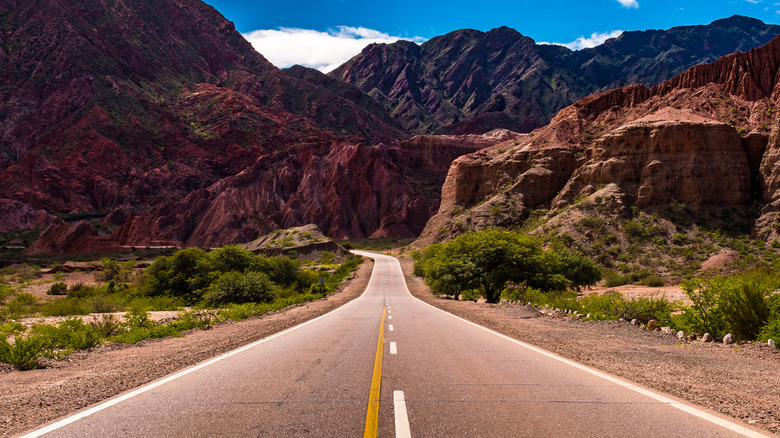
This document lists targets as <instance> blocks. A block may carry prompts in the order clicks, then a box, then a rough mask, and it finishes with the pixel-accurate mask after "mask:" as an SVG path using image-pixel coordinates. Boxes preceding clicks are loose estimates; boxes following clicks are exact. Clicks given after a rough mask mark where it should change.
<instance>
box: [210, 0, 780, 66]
mask: <svg viewBox="0 0 780 438" xmlns="http://www.w3.org/2000/svg"><path fill="white" fill-rule="evenodd" d="M205 1H206V2H207V3H209V4H210V5H212V6H214V7H215V8H216V9H217V10H218V11H220V12H221V13H222V14H223V15H224V16H225V17H226V18H227V19H229V20H231V21H233V22H234V23H235V24H236V28H237V29H238V31H239V32H241V33H243V34H244V35H245V36H246V37H247V39H249V41H250V42H252V44H253V45H254V46H255V48H256V49H258V51H259V52H260V53H262V54H263V55H265V56H266V58H268V59H269V60H270V61H271V62H273V63H274V64H276V65H277V66H279V67H288V66H289V65H292V64H294V63H298V64H303V65H307V66H309V67H314V68H318V69H320V70H323V71H328V70H330V69H332V68H334V67H335V66H338V65H339V64H341V63H342V62H344V61H346V60H348V59H349V58H350V57H352V56H354V55H355V54H357V53H359V52H360V50H361V49H362V47H364V46H365V45H367V44H369V43H371V42H391V41H394V40H397V39H399V38H404V39H410V40H413V41H416V42H423V41H425V40H427V39H430V38H432V37H434V36H437V35H443V34H445V33H447V32H451V31H453V30H457V29H463V28H471V29H478V30H482V31H487V30H490V29H493V28H496V27H499V26H509V27H511V28H514V29H516V30H518V31H519V32H520V33H522V34H523V35H527V36H529V37H531V38H533V39H535V40H536V41H537V42H548V43H560V44H565V45H568V46H569V47H571V48H574V49H578V48H582V47H586V46H592V45H595V44H597V43H600V42H601V41H603V40H604V38H606V37H607V36H613V35H617V34H619V31H624V30H645V29H666V28H669V27H673V26H681V25H691V24H707V23H710V22H712V21H714V20H717V19H719V18H725V17H729V16H731V15H734V14H739V15H746V16H750V17H754V18H758V19H760V20H763V21H764V22H766V23H779V22H780V0H677V1H670V0H546V1H544V0H481V1H478V2H467V1H463V0H447V1H443V0H435V1H420V0H416V1H415V0H394V1H386V0H371V1H369V0H205Z"/></svg>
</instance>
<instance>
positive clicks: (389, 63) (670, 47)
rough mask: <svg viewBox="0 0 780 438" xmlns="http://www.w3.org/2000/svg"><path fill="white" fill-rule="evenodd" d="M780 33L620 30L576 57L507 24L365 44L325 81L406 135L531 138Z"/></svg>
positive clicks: (710, 28)
mask: <svg viewBox="0 0 780 438" xmlns="http://www.w3.org/2000/svg"><path fill="white" fill-rule="evenodd" d="M779 33H780V26H776V25H768V24H764V23H763V22H761V21H759V20H756V19H752V18H747V17H740V16H734V17H731V18H727V19H723V20H717V21H714V22H713V23H711V24H709V25H704V26H683V27H674V28H671V29H668V30H648V31H635V32H625V33H623V34H622V35H620V36H619V37H618V38H614V39H610V40H608V41H606V42H605V43H604V44H602V45H600V46H597V47H594V48H591V49H585V50H579V51H572V50H569V49H567V48H565V47H561V46H555V45H547V44H536V43H535V42H534V41H533V40H532V39H530V38H528V37H525V36H523V35H521V34H520V33H519V32H517V31H515V30H513V29H510V28H508V27H501V28H498V29H493V30H491V31H489V32H480V31H476V30H469V29H464V30H458V31H455V32H451V33H448V34H446V35H443V36H439V37H436V38H433V39H431V40H430V41H427V42H425V43H423V44H421V45H419V46H418V45H416V44H414V43H411V42H406V41H399V42H397V43H394V44H389V45H388V44H374V45H370V46H368V47H366V48H365V49H364V50H363V52H362V53H361V54H359V55H358V56H356V57H354V58H353V59H351V60H350V61H348V62H347V63H345V64H344V65H342V66H340V67H339V68H338V69H336V70H335V71H333V72H332V73H330V75H331V76H333V77H336V78H339V79H343V80H344V81H346V82H349V83H351V84H354V85H356V86H357V87H359V88H360V89H361V90H363V91H364V92H366V93H367V94H369V95H370V96H372V97H373V98H375V99H376V100H377V101H379V102H380V103H381V104H383V105H384V106H385V107H387V108H388V110H389V111H390V112H391V113H392V114H393V117H394V118H395V119H396V120H397V121H398V123H399V124H400V125H401V126H403V127H404V128H405V129H407V130H409V131H411V132H415V133H421V134H422V133H428V134H430V133H482V132H487V131H489V130H492V129H496V128H504V129H512V130H514V131H518V132H529V131H531V130H532V129H535V128H538V127H541V126H544V125H546V124H547V123H549V121H550V120H551V118H552V117H553V116H554V115H555V114H556V113H557V112H558V111H560V110H561V109H563V108H564V107H566V106H568V105H570V104H572V103H574V101H576V100H577V99H579V98H582V97H584V96H587V95H589V94H591V93H594V92H598V91H601V90H606V89H612V88H616V87H618V86H623V85H629V84H643V85H646V86H652V85H656V84H659V83H661V82H663V81H665V80H667V79H670V78H672V77H674V76H676V75H678V74H680V73H681V72H683V71H684V70H685V69H687V68H689V67H691V66H693V65H697V64H702V63H705V62H711V61H714V60H716V59H718V58H720V57H721V56H724V55H727V54H729V53H732V52H734V51H737V50H739V51H747V50H750V49H752V48H755V47H758V46H761V45H763V44H766V43H768V42H769V41H770V40H771V39H772V38H774V37H775V36H776V35H777V34H779Z"/></svg>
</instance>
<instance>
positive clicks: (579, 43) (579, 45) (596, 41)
mask: <svg viewBox="0 0 780 438" xmlns="http://www.w3.org/2000/svg"><path fill="white" fill-rule="evenodd" d="M622 33H623V31H622V30H613V31H612V32H604V33H599V32H593V34H592V35H591V36H589V37H584V36H581V37H579V38H577V39H576V40H574V41H572V42H570V43H540V44H555V45H558V46H564V47H568V48H570V49H572V50H582V49H587V48H590V47H596V46H598V45H600V44H604V41H606V40H608V39H610V38H617V37H619V36H620V34H622Z"/></svg>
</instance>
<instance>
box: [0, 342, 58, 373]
mask: <svg viewBox="0 0 780 438" xmlns="http://www.w3.org/2000/svg"><path fill="white" fill-rule="evenodd" d="M47 344H48V341H47V339H46V338H44V337H41V336H24V337H23V336H16V337H15V338H14V342H13V343H10V342H9V341H8V338H6V337H0V362H5V363H7V364H11V365H14V366H16V367H17V368H19V369H22V370H30V369H35V368H38V362H37V360H36V359H37V358H38V357H40V356H41V354H42V353H43V351H44V350H45V349H46V346H47Z"/></svg>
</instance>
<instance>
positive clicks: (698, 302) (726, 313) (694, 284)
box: [677, 270, 780, 341]
mask: <svg viewBox="0 0 780 438" xmlns="http://www.w3.org/2000/svg"><path fill="white" fill-rule="evenodd" d="M681 285H682V286H683V290H684V291H685V293H686V295H688V298H690V300H691V301H692V303H693V304H692V305H691V306H690V307H688V308H686V309H685V310H684V312H683V313H682V314H681V315H679V317H678V318H677V324H678V325H680V326H684V327H685V328H686V329H687V330H688V331H693V332H697V333H704V332H707V333H710V334H712V335H713V336H716V337H722V336H724V335H725V334H726V333H732V334H733V335H734V336H735V337H736V338H737V339H738V340H744V341H752V340H756V339H759V338H761V337H766V336H765V335H767V334H768V333H773V332H774V331H775V330H776V327H777V325H778V323H777V317H778V315H779V314H780V297H778V294H777V293H776V292H775V291H776V290H777V289H778V287H780V276H779V275H777V274H776V273H774V272H772V271H766V270H758V271H752V272H747V273H742V274H738V275H732V276H720V277H715V278H711V279H694V280H689V281H685V282H683V283H682V284H681Z"/></svg>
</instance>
